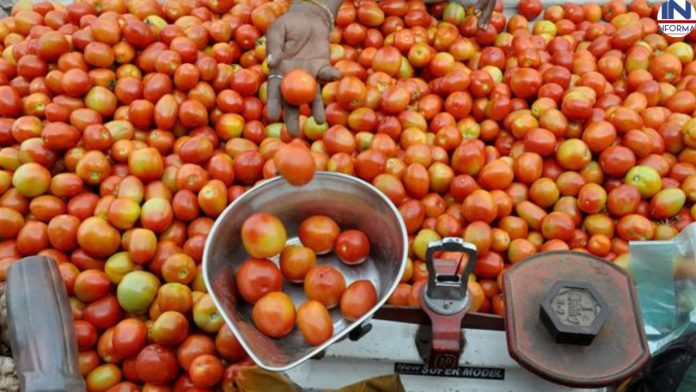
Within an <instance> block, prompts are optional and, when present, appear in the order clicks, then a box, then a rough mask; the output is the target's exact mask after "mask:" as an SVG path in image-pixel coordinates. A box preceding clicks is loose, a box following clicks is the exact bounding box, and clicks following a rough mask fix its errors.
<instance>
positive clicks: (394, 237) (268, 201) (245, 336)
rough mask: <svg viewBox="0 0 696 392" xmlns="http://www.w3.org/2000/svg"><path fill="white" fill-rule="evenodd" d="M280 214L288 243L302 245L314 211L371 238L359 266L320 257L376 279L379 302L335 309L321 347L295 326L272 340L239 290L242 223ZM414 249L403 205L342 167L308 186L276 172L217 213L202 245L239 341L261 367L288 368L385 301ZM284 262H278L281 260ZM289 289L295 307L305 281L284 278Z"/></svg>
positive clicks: (354, 275) (213, 289)
mask: <svg viewBox="0 0 696 392" xmlns="http://www.w3.org/2000/svg"><path fill="white" fill-rule="evenodd" d="M256 212H266V213H269V214H273V215H275V216H276V217H278V218H279V219H280V220H281V221H283V223H284V224H285V227H286V229H287V232H288V238H289V240H288V243H297V242H298V239H297V232H298V228H299V225H300V223H301V221H302V220H303V219H305V218H308V217H310V216H312V215H317V214H322V215H327V216H329V217H331V218H333V219H334V220H336V222H338V224H339V225H340V226H341V229H343V230H345V229H351V228H355V229H359V230H362V231H363V232H365V234H367V236H368V237H369V238H370V246H371V249H370V256H369V257H368V259H367V260H366V261H365V262H363V263H362V264H360V265H357V266H348V265H345V264H344V263H342V262H341V261H340V260H338V259H337V257H336V256H335V255H334V254H333V253H332V254H328V255H318V256H317V261H318V263H329V264H331V265H333V266H335V267H337V268H338V269H339V270H340V271H341V272H342V273H343V275H344V276H345V278H346V283H347V284H350V283H351V282H353V281H355V280H359V279H369V280H370V281H371V282H372V283H373V284H374V285H375V288H376V289H377V293H378V301H377V304H376V305H375V307H374V308H373V309H372V310H371V311H370V312H368V313H367V314H365V315H364V316H363V317H361V318H360V319H358V320H356V321H354V322H352V323H351V322H349V321H347V320H345V319H344V318H343V317H342V316H341V313H340V310H338V309H333V310H332V311H331V316H332V318H333V321H334V335H333V337H332V338H331V339H329V340H328V341H326V342H325V343H324V344H322V345H320V346H316V347H312V346H309V345H308V344H307V343H305V341H304V339H303V337H302V335H301V334H300V332H299V331H298V330H297V329H294V330H293V331H292V332H291V333H290V334H289V335H288V336H286V337H283V338H281V339H273V338H269V337H267V336H265V335H264V334H262V333H261V332H260V331H258V330H257V329H256V328H255V327H254V325H253V322H252V320H251V309H252V307H251V306H250V305H249V304H247V303H245V302H244V301H243V300H241V298H240V297H239V295H238V294H237V292H236V289H235V280H234V276H235V273H236V271H237V269H238V268H239V267H240V266H241V264H242V262H243V261H244V260H245V259H246V258H248V255H247V254H246V252H245V250H244V247H243V245H242V241H241V236H240V229H241V226H242V223H243V222H244V221H245V220H246V219H247V218H248V217H249V216H250V215H251V214H253V213H256ZM407 255H408V237H407V234H406V228H405V226H404V223H403V221H402V220H401V216H400V215H399V213H398V210H397V209H396V207H394V205H393V204H392V203H391V202H390V201H389V199H387V198H386V197H385V196H384V195H383V194H382V193H381V192H379V191H378V190H377V189H376V188H374V187H373V186H372V185H370V184H368V183H366V182H364V181H362V180H360V179H357V178H355V177H350V176H347V175H343V174H338V173H329V172H318V173H316V175H315V176H314V179H313V180H312V181H311V182H310V183H309V184H307V185H304V186H301V187H295V186H292V185H290V184H288V183H287V182H286V181H285V180H284V179H282V178H280V177H275V178H273V179H270V180H267V181H266V182H263V183H261V184H259V185H257V186H256V187H254V188H252V189H250V190H249V191H247V192H245V193H244V194H243V195H242V196H241V197H239V198H238V199H237V200H235V201H234V202H233V203H232V204H230V205H229V206H228V207H227V208H226V209H225V211H223V213H222V214H221V215H220V217H218V219H217V221H216V222H215V224H214V225H213V228H212V230H211V232H210V235H209V236H208V240H207V242H206V245H205V249H204V251H203V277H204V280H205V283H206V286H207V287H208V291H209V292H210V295H211V297H212V299H213V301H214V302H215V305H216V306H217V308H218V309H219V310H220V312H221V314H222V316H223V317H224V319H225V321H226V322H227V324H228V325H229V326H230V328H231V329H232V331H233V332H234V334H235V335H236V336H237V338H238V339H239V341H240V343H241V344H242V346H244V348H245V349H246V350H247V352H248V353H249V355H250V356H251V358H252V359H253V360H254V362H256V363H257V364H258V365H259V366H260V367H262V368H264V369H268V370H272V371H284V370H287V369H290V368H292V367H295V366H297V365H299V364H300V363H302V362H303V361H305V360H307V359H309V358H311V357H313V356H314V355H316V354H318V353H319V352H321V351H323V350H324V349H326V348H327V347H328V346H330V345H331V344H332V343H334V342H336V341H338V340H340V339H342V338H343V337H345V336H346V335H347V334H348V332H350V330H352V329H353V328H355V327H357V326H359V325H361V324H362V323H363V322H365V321H366V320H367V319H368V318H370V316H371V315H372V314H373V313H374V312H375V311H376V310H377V309H378V308H379V307H381V306H382V305H383V304H384V303H385V302H386V301H387V299H388V298H389V296H390V295H391V293H392V291H394V289H395V288H396V286H397V284H398V283H399V279H400V278H401V275H402V274H403V270H404V268H405V265H406V258H407ZM275 261H276V262H277V260H275ZM283 291H285V292H286V293H288V295H290V296H291V298H292V299H293V302H294V303H295V306H299V305H300V304H302V303H303V302H304V301H305V300H306V297H305V295H304V292H303V289H302V286H301V285H297V284H293V283H290V282H288V281H285V282H284V286H283Z"/></svg>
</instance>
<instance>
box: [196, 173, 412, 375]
mask: <svg viewBox="0 0 696 392" xmlns="http://www.w3.org/2000/svg"><path fill="white" fill-rule="evenodd" d="M315 177H327V178H332V177H333V178H337V179H340V180H343V181H348V182H353V183H355V185H358V186H362V187H363V188H365V189H366V190H368V191H370V192H372V193H374V194H375V195H376V196H378V197H379V198H380V199H381V200H382V201H383V202H384V203H385V204H386V205H387V206H388V207H389V209H390V211H391V212H392V214H393V215H394V217H396V221H397V223H398V226H399V230H400V231H401V237H402V242H403V245H402V249H401V251H402V258H401V263H400V266H399V271H398V273H397V278H396V279H394V281H393V282H392V283H391V285H389V287H388V288H387V290H386V291H385V293H384V296H382V298H381V299H380V300H379V301H377V303H376V304H375V306H374V307H373V309H372V310H371V311H370V312H367V313H366V314H364V315H363V316H362V317H360V318H359V319H357V320H356V321H353V322H352V323H350V324H349V325H348V326H347V327H346V328H345V329H344V330H343V331H341V332H339V333H336V334H334V335H333V336H332V337H331V338H330V339H329V340H327V341H325V342H324V343H322V344H320V345H318V346H314V347H312V349H311V350H310V351H309V352H308V353H307V354H305V355H304V356H302V357H301V358H299V359H297V360H295V361H292V362H289V363H287V364H284V365H281V366H274V365H270V364H268V363H266V362H264V361H263V359H261V358H259V357H258V356H257V355H256V353H255V352H254V351H253V350H252V349H251V347H250V346H249V344H248V343H247V341H246V339H244V337H243V335H242V333H241V332H240V331H239V330H238V329H237V327H236V326H235V324H234V323H233V322H232V320H231V317H229V316H228V314H227V312H226V311H224V308H223V307H222V306H220V301H219V300H218V298H217V296H216V295H215V293H214V292H213V290H212V289H211V287H212V285H211V283H210V282H209V279H208V275H209V271H208V264H209V262H208V260H209V259H210V258H211V257H212V256H211V255H210V247H211V242H212V238H214V237H215V233H216V231H217V230H218V229H219V226H220V225H221V222H222V221H223V219H222V218H223V217H224V216H226V215H228V214H229V213H230V211H232V210H234V209H235V208H236V207H237V205H238V204H239V203H240V200H245V199H248V198H252V197H254V196H255V195H256V194H258V192H263V191H264V188H265V187H268V186H269V185H272V184H276V183H280V182H286V180H285V179H284V178H283V177H281V176H276V177H273V178H269V179H266V180H261V181H259V182H257V183H256V184H255V185H254V186H253V187H252V188H250V189H248V190H247V191H246V192H244V193H243V194H242V195H241V196H239V197H238V198H237V199H235V200H234V201H232V203H230V204H229V205H228V206H227V207H225V209H224V210H223V211H222V212H221V213H220V215H218V217H217V218H216V219H215V222H214V223H213V226H212V227H211V229H210V232H209V233H208V237H207V238H206V241H205V245H204V247H203V258H202V261H201V266H202V274H203V282H204V283H205V287H206V289H207V290H208V295H210V298H211V299H212V301H213V303H214V304H215V307H216V309H218V311H219V312H220V315H221V316H222V318H223V320H224V321H225V324H227V326H228V327H229V328H230V329H231V330H232V333H234V335H235V337H236V338H237V340H238V341H239V343H240V344H241V345H242V347H244V350H245V351H246V352H247V354H248V355H249V357H250V358H251V359H252V360H253V361H254V363H255V364H256V365H258V366H259V367H261V368H263V369H265V370H269V371H274V372H283V371H287V370H290V369H292V368H294V367H296V366H298V365H300V364H302V363H303V362H305V361H307V360H308V359H311V358H312V357H314V356H315V355H317V354H318V353H320V352H322V351H324V350H326V348H328V347H329V346H331V345H332V344H334V343H336V342H338V341H340V340H342V339H343V338H344V337H345V336H346V335H348V333H350V331H352V330H353V329H355V328H357V327H359V326H360V325H363V324H365V323H366V322H367V321H368V320H369V319H370V318H372V316H373V314H374V313H375V312H376V311H377V310H378V309H380V308H381V307H383V306H384V304H385V303H386V302H387V300H388V299H389V297H390V296H391V294H392V293H393V292H394V290H396V287H397V286H398V285H399V283H400V281H401V277H402V276H403V274H404V270H405V269H406V260H407V259H408V232H407V231H406V225H405V223H404V220H403V218H402V217H401V214H400V213H399V210H398V208H397V207H396V206H395V205H394V203H393V202H392V201H391V200H390V199H389V198H388V197H387V196H386V195H385V194H384V193H383V192H381V191H380V190H379V189H377V188H376V187H375V186H374V185H372V184H370V183H369V182H367V181H365V180H363V179H361V178H357V177H354V176H351V175H348V174H343V173H337V172H329V171H320V172H316V173H315Z"/></svg>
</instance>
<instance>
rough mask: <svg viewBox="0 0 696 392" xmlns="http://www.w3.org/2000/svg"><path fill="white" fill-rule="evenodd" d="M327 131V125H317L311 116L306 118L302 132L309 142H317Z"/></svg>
mask: <svg viewBox="0 0 696 392" xmlns="http://www.w3.org/2000/svg"><path fill="white" fill-rule="evenodd" d="M328 129H329V124H328V123H326V122H324V123H323V124H317V120H315V119H314V117H313V116H312V117H309V118H307V121H305V123H304V128H303V131H304V134H305V136H307V138H309V140H319V139H321V138H322V137H323V136H324V134H325V133H326V131H327V130H328Z"/></svg>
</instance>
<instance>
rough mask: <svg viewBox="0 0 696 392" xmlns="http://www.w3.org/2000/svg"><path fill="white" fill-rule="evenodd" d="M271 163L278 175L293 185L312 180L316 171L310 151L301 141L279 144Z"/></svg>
mask: <svg viewBox="0 0 696 392" xmlns="http://www.w3.org/2000/svg"><path fill="white" fill-rule="evenodd" d="M273 163H275V167H276V169H278V172H279V173H280V175H281V176H283V178H285V180H286V181H287V182H289V183H290V184H291V185H295V186H300V185H304V184H307V183H308V182H310V181H312V178H314V172H315V171H316V164H315V163H314V157H312V153H311V152H310V150H309V148H307V147H306V146H304V145H303V144H302V143H301V142H291V143H290V144H286V145H284V146H281V147H280V148H279V149H278V151H276V153H275V155H274V156H273Z"/></svg>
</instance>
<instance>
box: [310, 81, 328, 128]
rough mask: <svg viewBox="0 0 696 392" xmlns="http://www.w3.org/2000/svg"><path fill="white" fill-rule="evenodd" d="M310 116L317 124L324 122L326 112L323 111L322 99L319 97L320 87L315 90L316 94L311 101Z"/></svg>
mask: <svg viewBox="0 0 696 392" xmlns="http://www.w3.org/2000/svg"><path fill="white" fill-rule="evenodd" d="M312 117H314V120H315V121H316V122H317V124H323V123H325V122H326V112H325V111H324V100H323V99H322V97H321V89H319V90H317V96H316V97H315V98H314V101H312Z"/></svg>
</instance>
